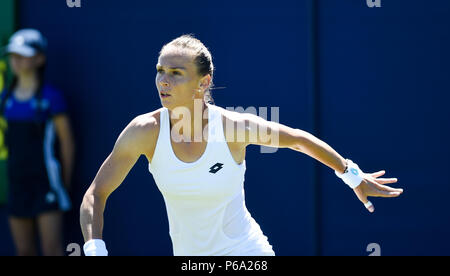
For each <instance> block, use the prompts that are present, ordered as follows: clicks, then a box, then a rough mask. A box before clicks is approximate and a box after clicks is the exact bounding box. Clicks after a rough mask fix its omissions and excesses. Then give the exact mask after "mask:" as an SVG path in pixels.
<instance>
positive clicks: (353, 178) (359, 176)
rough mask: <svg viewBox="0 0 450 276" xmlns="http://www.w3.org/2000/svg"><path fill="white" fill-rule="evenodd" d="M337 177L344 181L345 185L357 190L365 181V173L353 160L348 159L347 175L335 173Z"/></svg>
mask: <svg viewBox="0 0 450 276" xmlns="http://www.w3.org/2000/svg"><path fill="white" fill-rule="evenodd" d="M335 173H336V175H337V177H339V178H340V179H342V180H343V181H344V182H345V184H347V185H348V186H350V188H352V189H355V188H356V187H358V186H359V184H361V182H362V181H363V179H364V173H363V172H362V171H361V169H360V168H359V167H358V165H357V164H355V163H353V162H352V160H349V159H347V170H346V171H345V173H343V174H340V173H338V172H337V171H335Z"/></svg>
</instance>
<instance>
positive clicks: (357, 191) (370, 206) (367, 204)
mask: <svg viewBox="0 0 450 276" xmlns="http://www.w3.org/2000/svg"><path fill="white" fill-rule="evenodd" d="M353 191H354V192H355V194H356V196H357V197H358V199H359V201H361V202H362V203H363V204H364V206H365V207H366V209H367V211H369V212H371V213H373V212H374V211H375V207H374V206H373V204H372V202H370V201H369V200H368V199H367V196H366V195H365V194H364V193H363V191H362V189H361V187H356V188H355V189H353Z"/></svg>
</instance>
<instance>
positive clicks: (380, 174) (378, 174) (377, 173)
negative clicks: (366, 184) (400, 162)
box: [369, 170, 386, 178]
mask: <svg viewBox="0 0 450 276" xmlns="http://www.w3.org/2000/svg"><path fill="white" fill-rule="evenodd" d="M385 173H386V171H385V170H383V171H379V172H374V173H369V175H370V176H372V177H374V178H377V177H380V176H382V175H384V174H385Z"/></svg>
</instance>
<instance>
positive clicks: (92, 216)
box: [80, 115, 156, 242]
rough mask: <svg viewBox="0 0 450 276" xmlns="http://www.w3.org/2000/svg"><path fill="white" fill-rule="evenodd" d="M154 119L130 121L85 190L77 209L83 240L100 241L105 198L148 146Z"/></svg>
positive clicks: (117, 185) (150, 141)
mask: <svg viewBox="0 0 450 276" xmlns="http://www.w3.org/2000/svg"><path fill="white" fill-rule="evenodd" d="M155 125H156V124H155V123H154V120H149V119H148V116H147V117H145V116H144V115H142V116H140V117H137V118H136V119H134V120H133V121H132V122H131V123H130V124H129V125H128V126H127V127H126V128H125V129H124V130H123V132H122V133H121V134H120V136H119V138H118V139H117V141H116V143H115V145H114V149H113V151H112V152H111V154H110V155H109V156H108V157H107V158H106V160H105V161H104V163H103V164H102V166H101V167H100V169H99V171H98V173H97V175H96V177H95V179H94V181H93V182H92V184H91V185H90V187H89V189H88V190H87V191H86V193H85V195H84V197H83V202H82V204H81V208H80V224H81V230H82V233H83V237H84V241H85V242H87V241H90V240H94V239H102V232H103V211H104V209H105V204H106V200H107V199H108V197H109V195H110V194H111V193H112V192H113V191H114V190H115V189H117V187H119V185H120V184H121V183H122V182H123V180H124V179H125V177H126V176H127V175H128V173H129V171H130V170H131V168H132V167H133V166H134V164H135V163H136V161H137V160H138V158H139V157H140V156H141V155H142V154H144V153H147V152H146V151H147V150H148V149H147V148H148V146H149V145H151V144H153V143H152V139H153V138H152V137H153V136H154V135H152V132H154V127H155Z"/></svg>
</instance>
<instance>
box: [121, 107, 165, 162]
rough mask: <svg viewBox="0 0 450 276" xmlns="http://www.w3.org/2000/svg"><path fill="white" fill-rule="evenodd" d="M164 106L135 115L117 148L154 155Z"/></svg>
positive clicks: (122, 134)
mask: <svg viewBox="0 0 450 276" xmlns="http://www.w3.org/2000/svg"><path fill="white" fill-rule="evenodd" d="M161 110H162V108H160V109H158V110H155V111H152V112H149V113H146V114H142V115H139V116H137V117H135V118H134V119H133V120H132V121H131V122H130V123H129V124H128V125H127V127H126V128H125V129H124V130H123V131H122V133H121V134H120V136H119V138H118V140H117V142H116V146H115V148H119V149H120V148H124V149H126V150H127V151H131V152H134V153H139V154H145V155H146V156H147V157H149V156H153V152H154V148H155V146H156V141H157V140H158V136H159V128H160V125H159V118H160V114H161Z"/></svg>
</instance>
